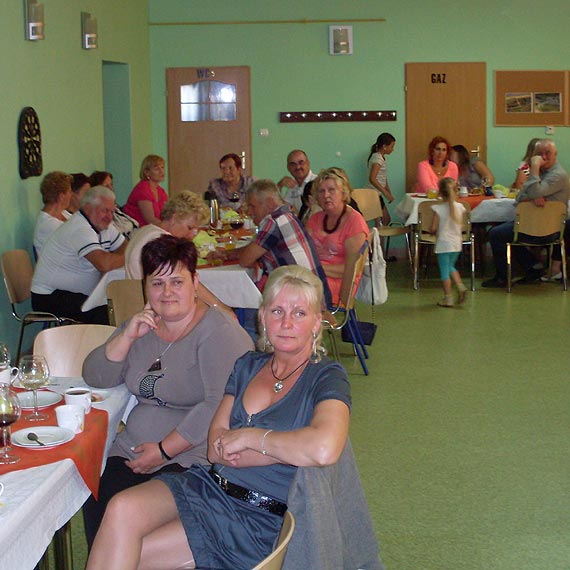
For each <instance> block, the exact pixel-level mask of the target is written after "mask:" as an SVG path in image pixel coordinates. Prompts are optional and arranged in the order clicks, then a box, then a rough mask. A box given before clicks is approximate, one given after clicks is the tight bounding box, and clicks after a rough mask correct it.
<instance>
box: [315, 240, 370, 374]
mask: <svg viewBox="0 0 570 570" xmlns="http://www.w3.org/2000/svg"><path fill="white" fill-rule="evenodd" d="M367 256H368V242H367V241H365V242H364V243H363V244H362V247H361V248H360V252H359V257H358V260H357V261H356V263H355V264H354V270H353V272H352V275H350V276H345V278H347V279H348V278H350V288H349V289H348V291H349V292H348V296H347V298H346V299H341V300H340V304H339V306H338V307H335V308H332V309H329V310H327V311H326V312H325V314H324V315H323V320H322V326H323V330H326V331H327V332H328V333H329V338H330V341H331V348H332V353H333V356H334V358H335V360H340V358H339V352H338V347H337V344H336V337H335V335H334V333H335V331H340V330H342V329H343V328H344V327H345V326H346V327H347V329H348V331H349V337H350V339H351V342H352V344H353V345H354V350H355V351H356V355H357V356H358V360H360V364H361V366H362V370H363V371H364V374H365V375H366V376H368V366H366V361H365V359H366V358H368V351H367V350H366V345H365V344H364V340H363V339H362V335H361V334H360V329H359V328H358V319H357V317H356V312H355V311H354V296H355V295H356V291H357V289H358V287H357V280H358V277H359V276H360V275H361V274H362V271H363V269H364V264H365V263H366V259H367Z"/></svg>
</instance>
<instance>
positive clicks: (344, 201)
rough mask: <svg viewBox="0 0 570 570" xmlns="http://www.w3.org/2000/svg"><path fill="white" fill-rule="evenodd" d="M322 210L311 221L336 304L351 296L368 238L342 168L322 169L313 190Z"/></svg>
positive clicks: (309, 226) (311, 232) (364, 223)
mask: <svg viewBox="0 0 570 570" xmlns="http://www.w3.org/2000/svg"><path fill="white" fill-rule="evenodd" d="M311 191H312V193H313V195H314V196H315V197H316V199H317V202H318V203H319V206H320V207H321V209H322V211H321V212H317V213H316V214H313V215H312V216H311V217H310V218H309V219H308V221H307V226H306V227H307V231H308V232H309V234H310V235H311V237H312V238H313V241H314V242H315V246H316V248H317V253H318V254H319V257H320V259H321V263H322V264H323V269H324V270H325V274H326V276H327V281H328V284H329V287H330V290H331V293H332V298H333V303H334V304H335V305H338V304H339V302H340V300H341V299H346V298H347V297H348V288H349V287H350V279H347V280H346V282H343V277H344V275H345V274H346V275H347V277H348V276H351V275H352V272H353V270H354V265H355V264H356V262H357V261H358V256H359V252H360V248H361V247H362V244H363V243H364V242H365V241H366V239H367V238H368V234H369V230H368V225H367V224H366V222H365V221H364V218H363V217H362V215H361V214H360V213H358V212H357V211H356V210H354V209H352V208H351V207H350V206H349V205H348V203H349V202H350V184H349V182H348V178H346V177H344V176H343V175H342V172H341V171H340V169H338V168H328V169H326V170H322V171H321V172H320V174H319V175H318V176H317V178H316V179H315V180H314V182H313V185H312V187H311Z"/></svg>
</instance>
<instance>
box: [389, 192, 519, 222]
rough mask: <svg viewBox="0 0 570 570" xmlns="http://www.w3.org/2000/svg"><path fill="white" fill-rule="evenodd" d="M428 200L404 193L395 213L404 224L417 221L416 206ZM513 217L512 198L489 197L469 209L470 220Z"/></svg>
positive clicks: (504, 219)
mask: <svg viewBox="0 0 570 570" xmlns="http://www.w3.org/2000/svg"><path fill="white" fill-rule="evenodd" d="M426 200H429V198H427V197H419V196H412V195H411V194H406V195H405V196H404V198H403V199H402V201H401V202H400V203H399V204H398V205H397V206H396V214H397V215H398V216H399V217H400V218H402V220H404V221H405V224H406V226H411V225H413V224H417V223H418V206H419V205H420V204H421V203H422V202H425V201H426ZM514 219H515V200H514V199H513V198H491V199H490V200H483V201H482V202H481V203H480V204H478V205H477V206H476V207H475V208H473V209H472V210H471V222H472V223H474V224H476V223H490V222H512V221H513V220H514Z"/></svg>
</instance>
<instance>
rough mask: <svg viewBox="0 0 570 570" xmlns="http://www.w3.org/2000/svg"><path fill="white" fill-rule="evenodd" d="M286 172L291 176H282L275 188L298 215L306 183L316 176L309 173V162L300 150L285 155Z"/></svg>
mask: <svg viewBox="0 0 570 570" xmlns="http://www.w3.org/2000/svg"><path fill="white" fill-rule="evenodd" d="M287 170H288V171H289V173H290V174H291V176H292V177H291V176H284V177H283V178H281V180H279V182H278V183H277V186H278V187H279V189H280V190H281V194H282V196H283V199H284V200H285V202H287V203H288V204H290V205H291V206H293V208H295V213H296V214H297V213H299V211H300V210H301V206H302V205H303V203H302V201H301V196H302V195H303V190H304V189H305V185H306V184H307V183H308V182H311V181H313V180H314V179H315V178H316V177H317V175H316V174H314V173H313V172H312V171H311V162H310V161H309V159H308V157H307V155H306V154H305V152H304V151H302V150H300V149H295V150H292V151H291V152H290V153H289V154H288V155H287Z"/></svg>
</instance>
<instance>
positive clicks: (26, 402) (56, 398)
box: [18, 390, 63, 410]
mask: <svg viewBox="0 0 570 570" xmlns="http://www.w3.org/2000/svg"><path fill="white" fill-rule="evenodd" d="M18 400H20V406H22V409H23V410H33V409H34V393H33V392H32V391H31V390H30V391H29V392H18ZM61 400H63V396H62V395H61V394H56V393H55V392H50V391H49V390H38V408H47V407H48V406H53V405H54V404H57V403H58V402H61Z"/></svg>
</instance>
